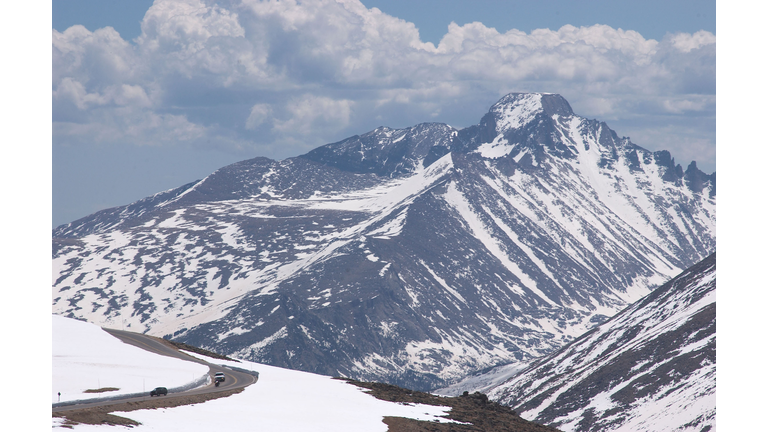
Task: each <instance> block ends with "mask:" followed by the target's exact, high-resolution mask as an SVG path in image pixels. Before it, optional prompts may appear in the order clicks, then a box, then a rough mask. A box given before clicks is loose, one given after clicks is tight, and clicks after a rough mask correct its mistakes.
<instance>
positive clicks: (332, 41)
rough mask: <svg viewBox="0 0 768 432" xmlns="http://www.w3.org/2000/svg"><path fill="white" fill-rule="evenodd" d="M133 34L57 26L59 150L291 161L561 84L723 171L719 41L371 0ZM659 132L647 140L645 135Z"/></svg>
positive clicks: (308, 1)
mask: <svg viewBox="0 0 768 432" xmlns="http://www.w3.org/2000/svg"><path fill="white" fill-rule="evenodd" d="M141 30H142V33H141V35H140V36H139V37H138V38H136V39H135V40H133V41H126V40H123V39H122V38H121V36H120V35H119V34H118V33H117V32H116V31H115V30H114V29H112V28H111V27H106V28H102V29H99V30H96V31H94V32H91V31H89V30H87V29H86V28H85V27H82V26H73V27H70V28H68V29H67V30H65V31H64V32H61V33H60V32H58V31H56V30H53V83H52V84H53V121H54V129H53V130H54V132H53V134H54V145H57V144H61V145H68V146H77V145H78V144H79V143H86V142H87V143H103V144H105V145H132V146H163V145H169V144H174V145H179V144H180V143H181V144H183V145H188V146H192V147H195V148H206V149H218V150H220V151H228V152H240V153H242V154H243V155H247V156H268V157H272V158H284V157H289V156H294V155H298V154H301V153H304V152H306V151H308V150H310V149H312V148H314V147H316V146H318V145H321V144H324V143H327V142H332V141H335V140H339V139H342V138H345V137H347V136H349V135H353V134H359V133H364V132H367V131H368V130H370V129H372V128H375V127H377V126H380V125H387V126H391V127H405V126H411V125H414V124H416V123H420V122H425V121H440V122H446V123H449V124H452V125H453V126H458V127H464V126H469V125H471V124H474V123H476V122H478V121H479V119H480V117H482V115H483V114H484V113H485V112H486V111H487V109H488V107H489V106H490V105H491V104H492V103H494V102H495V101H496V100H497V99H498V98H499V97H500V96H501V95H503V94H506V93H508V92H511V91H544V92H554V93H560V94H562V95H563V96H565V97H566V99H568V100H569V101H570V102H571V104H572V106H573V108H574V111H575V112H577V113H579V114H581V115H585V116H587V117H591V118H598V119H600V120H605V121H607V122H608V124H609V126H611V127H612V128H614V129H616V130H617V132H618V133H619V134H620V135H629V136H630V137H632V140H633V141H634V142H635V143H637V144H639V145H641V146H643V147H646V148H649V149H660V148H666V149H669V150H671V151H672V152H673V154H674V155H675V156H677V157H678V158H679V159H681V160H693V159H695V160H697V161H699V166H700V167H705V168H706V167H707V166H709V167H710V170H712V169H714V146H715V134H714V116H715V48H716V40H715V36H714V35H713V34H711V33H709V32H706V31H699V32H696V33H694V34H685V33H681V34H668V35H667V36H665V37H664V38H663V39H662V40H660V41H656V40H652V39H648V40H647V39H644V38H643V36H642V35H640V34H639V33H637V32H634V31H631V30H622V29H614V28H611V27H609V26H606V25H594V26H591V27H573V26H564V27H562V28H560V29H558V30H551V29H539V30H534V31H532V32H531V33H524V32H521V31H518V30H510V31H508V32H506V33H499V32H497V31H496V30H495V29H493V28H488V27H486V26H485V25H483V24H482V23H479V22H475V23H470V24H466V25H463V26H459V25H456V24H453V23H452V24H451V25H450V26H449V27H448V28H447V30H446V34H445V36H443V38H442V40H441V41H440V43H439V44H438V45H437V46H435V45H433V44H432V43H425V42H422V41H421V39H420V38H419V32H418V29H417V28H416V27H415V26H414V24H412V23H409V22H406V21H404V20H401V19H398V18H395V17H392V16H389V15H387V14H384V13H382V12H381V11H379V10H378V9H376V8H373V9H367V8H366V7H365V6H364V5H362V4H361V3H360V2H359V1H357V0H304V1H301V2H298V1H295V0H281V1H279V2H277V1H258V0H229V1H217V2H213V1H206V0H157V1H155V3H154V5H153V6H152V7H151V8H150V9H149V10H148V11H147V13H146V15H145V16H144V19H143V21H142V23H141ZM643 140H647V141H643Z"/></svg>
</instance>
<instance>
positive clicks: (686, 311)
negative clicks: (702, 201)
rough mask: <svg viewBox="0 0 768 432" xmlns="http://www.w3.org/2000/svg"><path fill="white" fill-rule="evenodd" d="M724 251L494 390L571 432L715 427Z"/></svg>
mask: <svg viewBox="0 0 768 432" xmlns="http://www.w3.org/2000/svg"><path fill="white" fill-rule="evenodd" d="M715 264H716V260H715V254H712V255H710V256H709V257H708V258H706V259H704V260H703V261H702V262H700V263H698V264H696V265H695V266H693V267H691V268H690V269H688V270H686V271H685V272H683V273H682V274H680V275H679V276H677V277H676V278H674V279H672V280H671V281H670V282H668V283H666V284H664V285H663V286H662V287H660V288H658V289H657V290H655V291H653V292H652V293H651V294H650V295H648V296H646V297H645V298H643V299H642V300H641V301H638V302H636V303H634V304H633V305H631V306H630V307H628V308H627V309H625V310H624V311H622V312H620V313H619V314H617V315H616V316H615V317H613V318H611V319H610V320H609V321H607V322H605V323H603V324H602V325H600V326H599V327H597V328H595V329H594V330H592V331H590V332H589V333H587V334H585V335H584V336H582V337H580V338H579V339H577V340H576V341H574V342H572V343H571V344H569V345H568V346H566V347H564V348H562V349H561V350H559V351H557V352H556V353H554V354H551V355H550V356H547V357H546V358H543V359H541V360H539V361H536V362H534V363H533V364H532V365H531V366H530V367H529V368H528V369H527V370H525V371H523V372H522V373H520V374H519V375H517V376H515V377H514V378H512V379H510V380H509V381H507V382H505V383H503V384H500V385H497V386H495V387H494V388H491V389H490V390H486V391H488V395H489V397H490V398H491V399H494V400H497V401H499V402H501V403H504V404H506V405H509V406H512V407H515V409H517V410H518V412H519V413H520V415H521V416H522V417H523V418H526V419H529V420H533V421H536V422H540V423H544V424H548V425H553V426H555V427H557V428H558V429H561V430H563V431H593V430H600V431H633V432H639V431H648V432H663V431H697V432H698V431H709V430H714V427H715V389H716V379H715V378H716V376H715V348H716V338H715V335H716V333H715V326H716V325H715V324H716V320H715V288H716V268H715V267H716V266H715Z"/></svg>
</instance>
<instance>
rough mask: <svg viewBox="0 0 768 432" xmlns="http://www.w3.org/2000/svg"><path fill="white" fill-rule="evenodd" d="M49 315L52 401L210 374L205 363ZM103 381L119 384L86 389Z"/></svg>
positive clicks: (127, 391) (130, 391)
mask: <svg viewBox="0 0 768 432" xmlns="http://www.w3.org/2000/svg"><path fill="white" fill-rule="evenodd" d="M52 318H53V351H52V352H53V369H52V372H53V386H52V388H51V402H52V403H57V402H59V401H60V402H67V401H75V400H89V399H101V398H104V397H109V396H117V395H128V394H135V393H143V394H146V393H147V392H149V391H150V390H151V389H153V388H155V387H160V386H163V387H167V388H170V389H173V388H176V387H182V386H186V385H191V384H193V383H195V382H200V381H201V380H204V379H205V377H207V375H208V367H207V366H204V365H202V364H199V363H194V362H188V361H184V360H179V359H175V358H171V357H166V356H161V355H156V354H152V353H150V352H148V351H145V350H143V349H141V348H138V347H135V346H132V345H128V344H126V343H123V342H122V341H121V340H119V339H117V338H115V337H114V336H112V335H110V334H109V333H107V332H105V331H104V330H102V329H101V327H98V326H96V325H93V324H90V323H87V322H83V321H78V320H74V319H71V318H65V317H62V316H58V315H53V317H52ZM107 387H113V388H117V389H118V390H114V391H109V392H104V393H84V392H85V391H86V390H89V389H90V390H97V389H100V388H107ZM59 393H61V399H60V400H59V395H58V394H59Z"/></svg>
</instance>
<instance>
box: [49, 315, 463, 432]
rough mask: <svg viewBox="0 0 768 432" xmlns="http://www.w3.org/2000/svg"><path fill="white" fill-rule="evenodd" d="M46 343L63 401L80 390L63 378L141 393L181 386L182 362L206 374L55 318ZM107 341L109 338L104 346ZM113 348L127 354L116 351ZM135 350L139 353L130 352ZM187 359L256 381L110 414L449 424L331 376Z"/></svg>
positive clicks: (343, 426)
mask: <svg viewBox="0 0 768 432" xmlns="http://www.w3.org/2000/svg"><path fill="white" fill-rule="evenodd" d="M53 338H54V377H53V378H54V379H53V382H54V388H56V387H57V386H58V387H60V388H64V389H69V390H67V391H64V390H62V397H64V395H65V394H68V393H69V392H73V393H74V392H75V391H76V390H79V389H80V388H81V387H79V386H78V384H75V383H73V381H72V380H70V379H68V378H69V377H81V378H80V379H81V380H82V379H87V380H91V379H93V381H94V384H93V386H94V387H95V386H96V385H97V384H96V378H95V377H96V376H99V377H100V379H101V385H102V386H105V383H108V384H118V385H123V386H125V387H128V386H129V385H130V382H132V381H131V379H133V378H132V377H134V376H135V375H138V376H144V377H148V378H147V387H148V388H149V386H150V384H149V381H150V380H154V382H158V383H162V384H165V385H168V383H169V382H172V381H174V380H176V381H179V382H181V381H183V380H182V375H184V374H185V373H186V372H189V371H192V372H194V373H197V372H199V371H198V370H196V369H185V367H187V366H186V364H189V365H193V366H194V367H195V368H204V369H205V371H206V372H207V368H205V367H204V366H202V365H200V364H197V363H192V362H184V361H182V360H178V361H177V363H175V368H176V369H178V370H177V371H174V370H173V368H169V367H168V365H167V364H165V363H164V362H165V361H166V360H174V359H169V358H167V357H164V356H160V355H155V354H151V353H148V352H145V351H142V350H140V349H139V348H135V347H132V346H128V345H125V344H123V343H122V342H121V341H119V340H118V339H116V338H113V337H112V336H110V335H109V334H107V333H106V332H103V331H102V330H101V329H99V328H98V327H96V326H94V325H92V324H87V323H82V322H78V321H75V320H72V319H68V318H63V317H56V316H54V335H53ZM110 338H111V339H112V340H109V339H110ZM120 345H125V346H127V347H129V348H132V349H133V350H123V347H121V346H120ZM105 350H108V351H111V352H112V353H114V355H105V353H104V351H105ZM134 350H138V351H140V352H138V353H137V352H135V351H134ZM57 353H58V354H57ZM61 353H65V354H64V355H62V354H61ZM142 353H143V354H142ZM189 354H190V355H194V356H197V357H199V358H203V359H205V360H206V361H208V362H210V363H218V364H222V365H225V366H234V367H238V368H243V369H249V370H255V371H258V372H259V380H258V382H257V383H256V384H253V385H251V386H249V387H246V388H245V390H244V391H243V392H241V393H238V394H235V395H232V396H229V397H226V398H221V399H215V400H211V401H208V402H205V403H199V404H195V405H188V406H180V407H175V408H165V409H154V410H138V411H131V412H127V413H120V412H114V413H113V414H116V415H120V416H123V417H128V418H131V419H133V420H136V421H138V422H140V423H141V425H140V426H138V427H136V428H133V429H132V430H138V431H164V432H165V431H170V430H183V431H188V432H195V431H205V432H210V431H216V430H228V431H248V430H258V431H263V432H269V431H274V432H294V431H295V432H304V431H316V432H320V431H329V432H330V431H337V432H343V431H350V432H366V431H371V432H373V431H381V432H384V431H386V430H387V426H386V424H384V423H382V419H383V418H384V416H397V417H405V418H412V419H416V420H426V421H437V422H454V421H452V420H448V419H446V418H444V417H443V416H445V415H446V413H447V411H446V410H448V409H449V408H447V407H438V406H431V405H418V404H397V403H392V402H385V401H382V400H379V399H376V398H374V397H373V396H371V395H368V394H366V393H365V392H363V390H362V389H360V388H359V387H356V386H354V385H351V384H348V383H346V382H345V381H340V380H334V379H332V378H331V377H326V376H321V375H316V374H311V373H307V372H298V371H293V370H288V369H281V368H277V367H273V366H267V365H263V364H258V363H252V362H247V361H243V362H230V361H226V360H216V359H212V358H207V357H203V356H200V355H197V354H193V353H189ZM67 359H71V360H67ZM137 371H138V373H137ZM185 371H186V372H185ZM187 376H189V375H187ZM139 380H141V378H139ZM187 380H189V378H187ZM78 382H79V381H78ZM86 387H87V385H86ZM139 390H141V381H139ZM62 423H63V420H62V419H60V418H54V419H53V426H54V429H59V428H61V425H62ZM61 429H63V428H61ZM67 430H69V429H67ZM74 430H76V431H89V430H109V431H114V430H115V426H108V425H104V426H95V425H85V424H78V425H75V426H74Z"/></svg>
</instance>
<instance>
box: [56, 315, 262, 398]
mask: <svg viewBox="0 0 768 432" xmlns="http://www.w3.org/2000/svg"><path fill="white" fill-rule="evenodd" d="M104 330H105V331H106V332H107V333H109V334H111V335H112V336H115V337H116V338H118V339H120V340H122V341H123V342H125V343H127V344H129V345H133V346H137V347H139V348H141V349H144V350H147V351H149V352H153V353H155V354H160V355H164V356H168V357H174V358H179V359H182V360H186V361H193V362H196V363H200V364H204V365H206V366H208V368H209V370H208V374H209V375H210V377H211V384H208V385H206V386H203V387H198V388H195V389H192V390H187V391H183V392H178V393H171V392H168V395H167V396H158V397H159V398H173V397H178V396H190V395H199V394H204V393H218V392H224V391H228V390H235V389H238V388H241V387H246V386H249V385H251V384H253V383H255V382H256V381H257V380H258V378H257V377H256V376H254V375H252V374H249V373H246V372H239V371H236V370H232V369H230V368H227V367H225V366H219V365H215V364H212V363H208V362H206V361H205V360H200V359H198V358H195V357H192V356H190V355H187V354H185V353H183V352H181V351H178V350H177V349H176V348H173V347H172V346H170V344H166V343H164V342H162V341H161V340H159V339H157V338H154V337H152V336H147V335H144V334H140V333H133V332H128V331H123V330H114V329H106V328H105V329H104ZM216 372H224V375H225V377H226V380H225V381H224V382H223V383H220V384H219V386H218V387H216V386H215V385H214V384H213V375H214V374H215V373H216ZM156 398H157V397H151V396H149V391H147V394H146V395H145V396H134V397H130V396H126V397H125V398H115V399H110V400H105V401H97V402H85V403H80V404H73V405H65V406H58V407H54V408H53V412H62V411H71V410H76V409H83V408H91V407H97V406H109V405H116V404H122V403H125V402H135V401H143V400H150V399H156Z"/></svg>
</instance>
